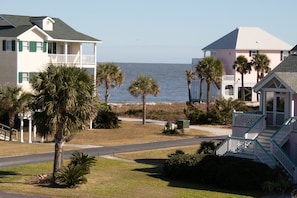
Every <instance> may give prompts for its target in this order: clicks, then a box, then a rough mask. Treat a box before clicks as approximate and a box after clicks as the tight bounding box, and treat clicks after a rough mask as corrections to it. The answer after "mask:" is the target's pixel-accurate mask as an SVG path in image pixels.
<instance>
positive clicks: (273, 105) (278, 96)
mask: <svg viewBox="0 0 297 198" xmlns="http://www.w3.org/2000/svg"><path fill="white" fill-rule="evenodd" d="M287 97H288V94H286V93H282V92H267V93H266V115H267V117H266V125H267V126H270V127H275V126H280V125H282V124H283V122H284V121H285V118H286V109H287V108H286V106H287V105H288V103H287V101H288V100H287Z"/></svg>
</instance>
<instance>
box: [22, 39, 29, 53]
mask: <svg viewBox="0 0 297 198" xmlns="http://www.w3.org/2000/svg"><path fill="white" fill-rule="evenodd" d="M22 43H23V50H24V51H29V50H30V44H29V41H23V42H22Z"/></svg>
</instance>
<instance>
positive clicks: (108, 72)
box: [96, 63, 125, 103]
mask: <svg viewBox="0 0 297 198" xmlns="http://www.w3.org/2000/svg"><path fill="white" fill-rule="evenodd" d="M124 81H125V75H124V73H123V72H122V70H121V68H120V67H119V66H117V65H116V64H114V63H102V64H100V65H98V66H97V76H96V83H97V85H98V86H101V85H104V87H105V96H104V98H105V103H107V102H108V99H109V92H108V89H109V88H112V89H115V88H116V86H119V87H120V86H121V85H122V84H123V83H124Z"/></svg>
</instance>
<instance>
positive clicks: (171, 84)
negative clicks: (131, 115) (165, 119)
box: [99, 63, 192, 103]
mask: <svg viewBox="0 0 297 198" xmlns="http://www.w3.org/2000/svg"><path fill="white" fill-rule="evenodd" d="M115 64H116V65H118V66H119V67H120V68H121V70H122V71H123V73H124V74H125V81H124V84H123V85H121V86H120V87H116V89H115V90H113V89H110V90H109V93H110V97H109V100H108V102H109V103H141V102H142V101H141V96H139V97H137V98H135V97H134V96H132V95H131V94H130V93H129V91H128V87H129V86H130V84H131V81H132V80H134V79H136V78H137V76H138V75H139V74H144V75H148V76H151V77H152V78H153V79H155V80H156V81H157V83H158V84H159V86H160V93H159V94H158V95H157V96H156V97H155V96H152V95H147V97H146V98H147V102H148V103H154V102H169V103H174V102H186V101H188V98H189V97H188V86H187V77H186V70H189V69H192V64H167V63H166V64H164V63H115ZM104 91H105V89H104V88H102V87H101V88H99V95H100V98H101V100H102V101H103V100H104Z"/></svg>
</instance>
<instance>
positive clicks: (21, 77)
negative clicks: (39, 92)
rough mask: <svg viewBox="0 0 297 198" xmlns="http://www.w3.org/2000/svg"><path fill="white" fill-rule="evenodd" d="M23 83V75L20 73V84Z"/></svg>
mask: <svg viewBox="0 0 297 198" xmlns="http://www.w3.org/2000/svg"><path fill="white" fill-rule="evenodd" d="M22 82H23V73H22V72H19V83H22Z"/></svg>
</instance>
